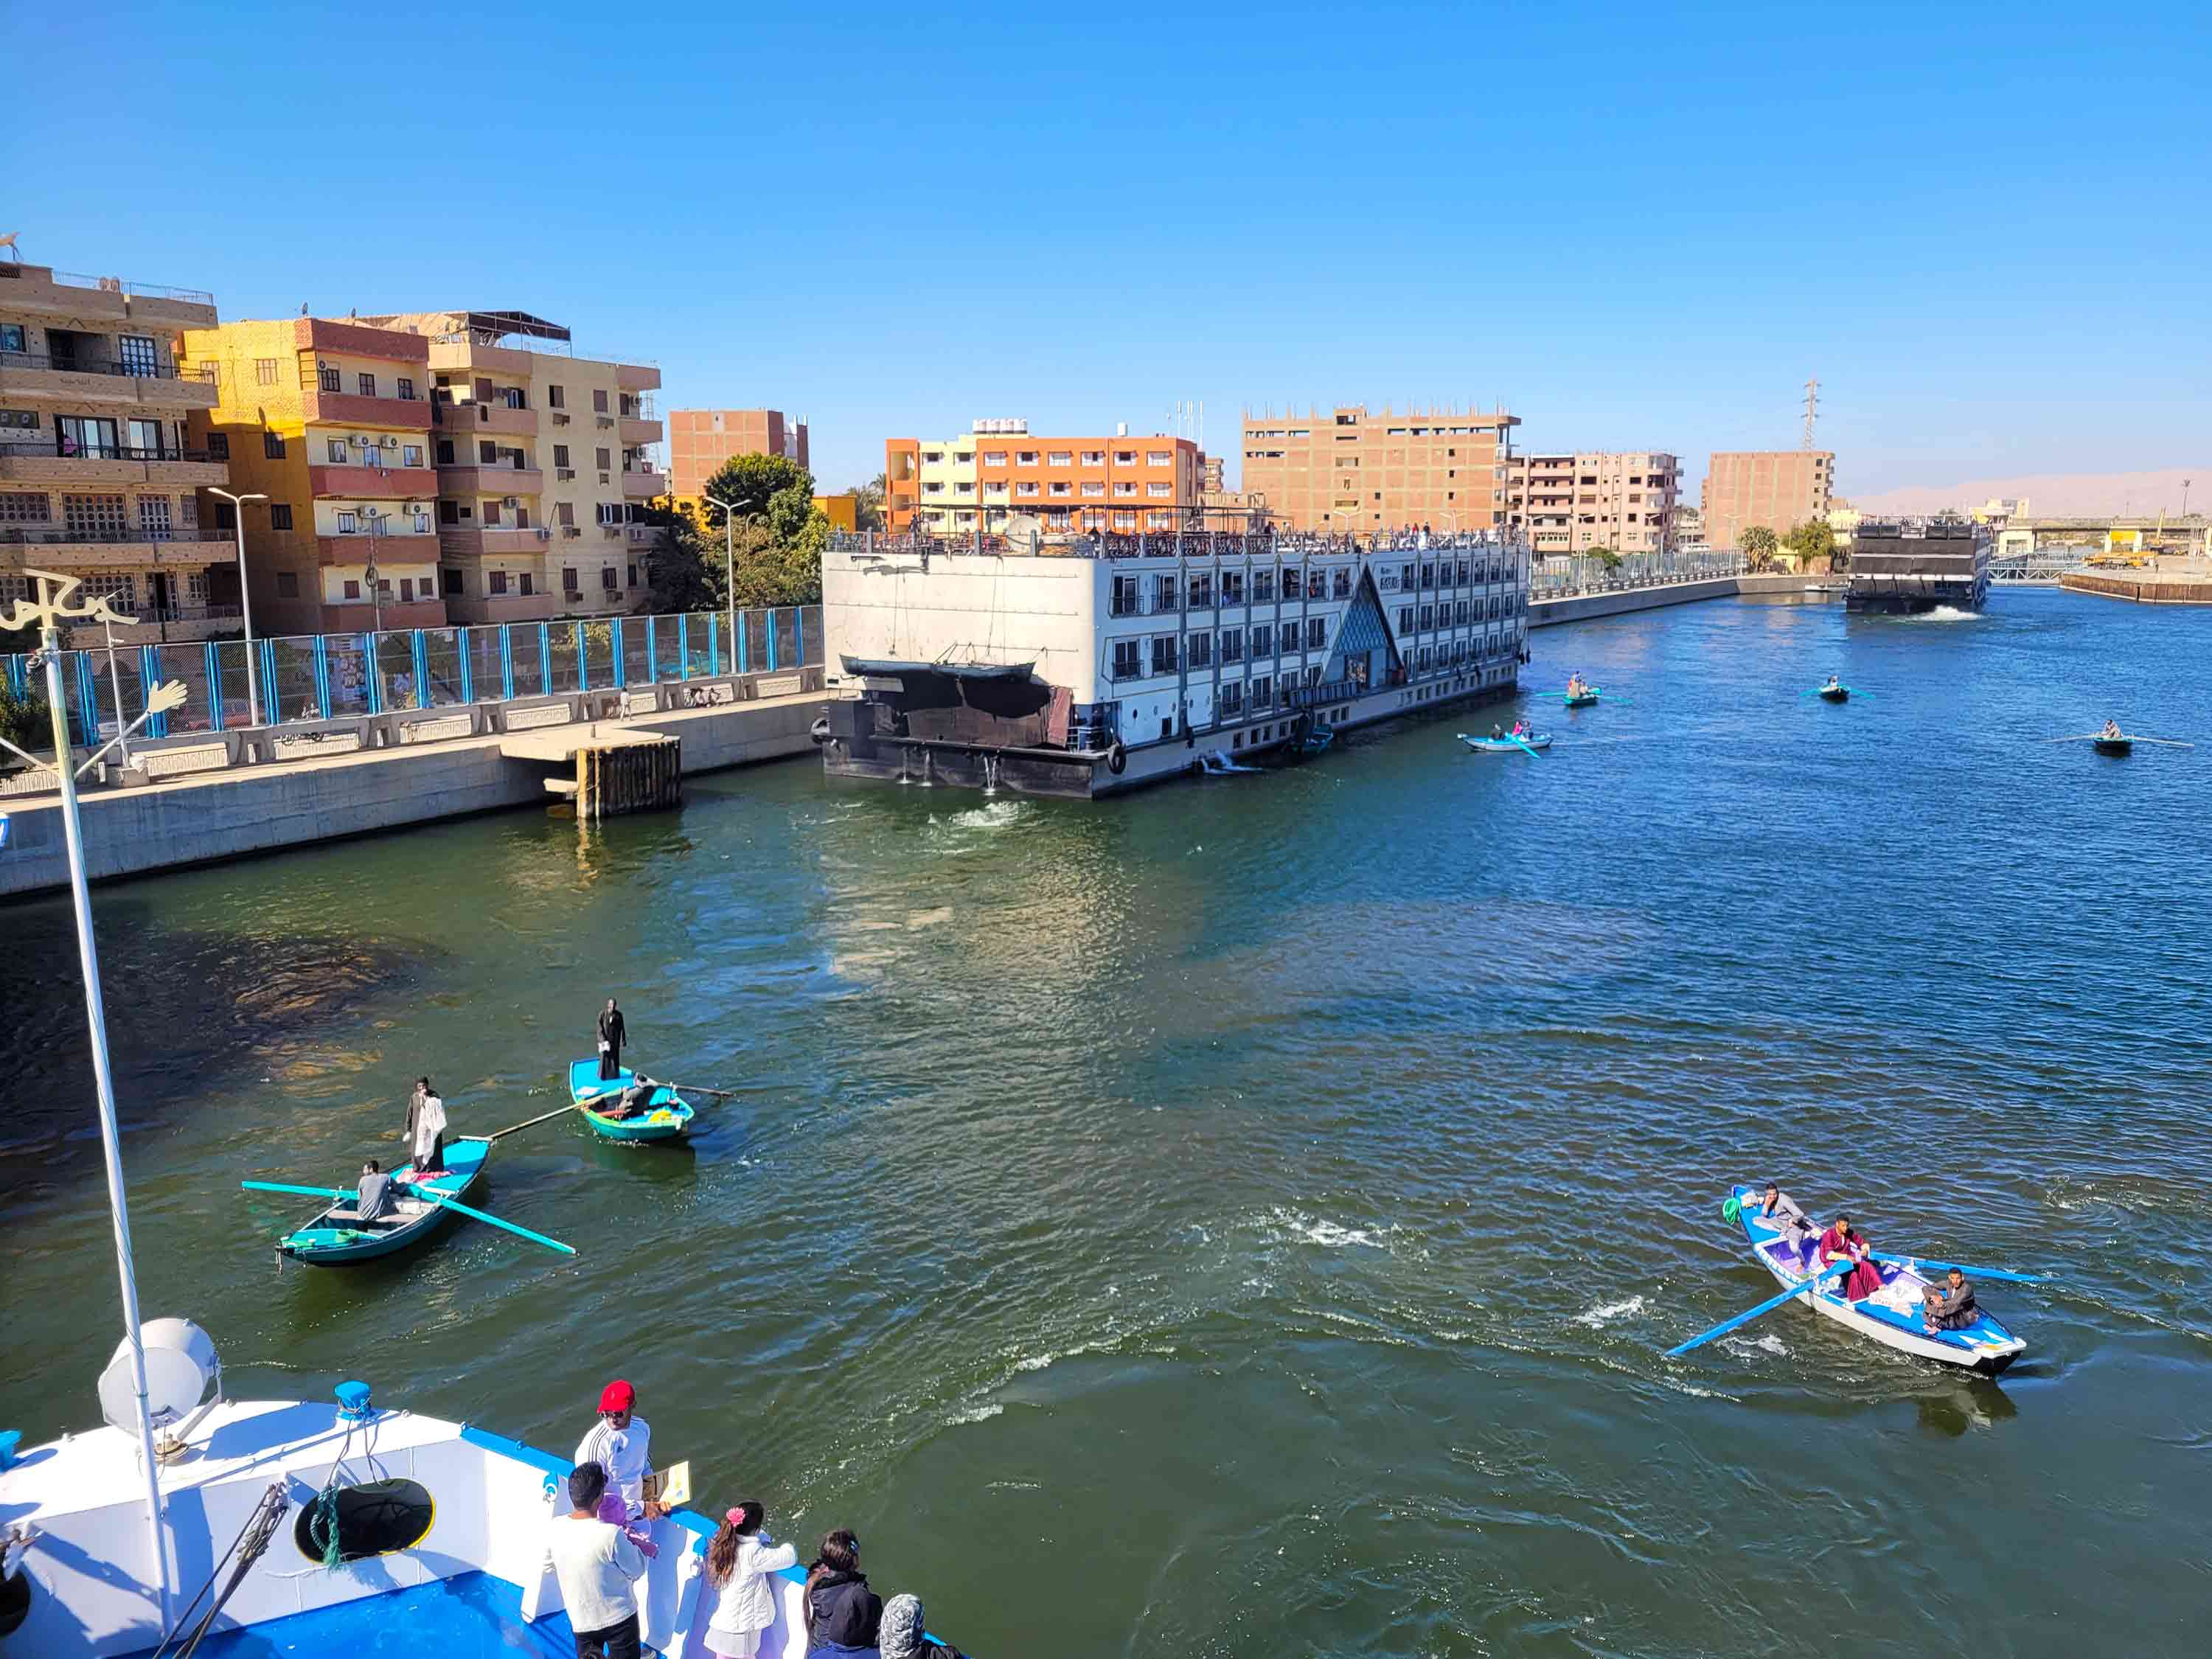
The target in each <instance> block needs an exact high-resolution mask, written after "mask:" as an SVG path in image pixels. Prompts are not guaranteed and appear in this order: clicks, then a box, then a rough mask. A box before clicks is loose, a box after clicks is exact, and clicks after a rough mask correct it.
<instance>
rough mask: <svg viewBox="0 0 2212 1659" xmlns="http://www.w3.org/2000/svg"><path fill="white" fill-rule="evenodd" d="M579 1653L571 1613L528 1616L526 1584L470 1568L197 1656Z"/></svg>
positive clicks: (354, 1658)
mask: <svg viewBox="0 0 2212 1659" xmlns="http://www.w3.org/2000/svg"><path fill="white" fill-rule="evenodd" d="M154 1651H155V1650H154V1649H152V1648H147V1649H143V1650H142V1655H144V1656H150V1655H151V1654H152V1653H153V1652H154ZM171 1651H172V1652H174V1651H175V1650H174V1649H172V1650H171ZM575 1653H576V1638H575V1637H574V1634H573V1633H572V1632H570V1630H569V1628H568V1615H567V1614H565V1613H547V1614H543V1615H541V1616H540V1617H539V1618H538V1620H537V1621H536V1622H535V1623H532V1622H531V1621H529V1620H525V1619H524V1618H523V1616H522V1592H521V1591H520V1589H517V1588H516V1587H515V1586H514V1585H513V1584H510V1583H507V1581H506V1580H505V1579H503V1578H497V1577H494V1576H493V1575H491V1574H490V1573H488V1572H471V1573H465V1574H463V1575H462V1576H461V1577H457V1578H440V1579H434V1580H432V1581H431V1582H430V1583H427V1584H417V1585H416V1586H415V1587H414V1588H412V1589H401V1590H392V1591H389V1592H387V1593H386V1594H385V1595H371V1596H366V1597H364V1598H362V1599H361V1600H359V1601H341V1602H339V1603H337V1605H336V1606H333V1607H316V1608H314V1609H313V1610H312V1611H310V1612H307V1613H293V1614H291V1615H289V1617H286V1618H282V1619H271V1620H265V1621H264V1622H263V1623H261V1624H258V1625H255V1626H252V1628H251V1629H233V1630H226V1631H223V1632H220V1633H219V1634H215V1635H210V1637H209V1638H207V1639H206V1640H205V1641H204V1642H202V1643H201V1644H199V1647H198V1649H197V1653H196V1655H195V1659H278V1656H280V1655H291V1656H299V1659H337V1656H339V1655H343V1656H344V1659H417V1656H420V1655H423V1654H436V1655H437V1656H439V1659H575Z"/></svg>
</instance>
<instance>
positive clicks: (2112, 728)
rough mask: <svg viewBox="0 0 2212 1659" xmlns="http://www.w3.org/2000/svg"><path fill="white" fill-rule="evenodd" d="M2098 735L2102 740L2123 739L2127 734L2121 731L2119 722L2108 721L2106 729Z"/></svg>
mask: <svg viewBox="0 0 2212 1659" xmlns="http://www.w3.org/2000/svg"><path fill="white" fill-rule="evenodd" d="M2097 735H2098V736H2099V737H2100V738H2123V737H2125V736H2126V735H2127V733H2126V732H2123V731H2121V730H2120V723H2119V722H2118V720H2106V722H2105V729H2104V730H2103V731H2101V732H2098V733H2097Z"/></svg>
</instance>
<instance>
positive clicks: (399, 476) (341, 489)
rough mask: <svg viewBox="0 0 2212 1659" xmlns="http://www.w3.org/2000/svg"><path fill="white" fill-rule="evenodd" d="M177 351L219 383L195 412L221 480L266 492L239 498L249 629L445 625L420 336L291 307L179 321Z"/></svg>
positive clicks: (223, 508) (217, 515)
mask: <svg viewBox="0 0 2212 1659" xmlns="http://www.w3.org/2000/svg"><path fill="white" fill-rule="evenodd" d="M185 361H186V362H187V363H188V364H189V365H190V366H191V368H194V369H195V370H197V371H198V372H200V373H203V374H206V375H208V376H209V377H210V378H211V379H212V380H214V382H215V384H216V388H217V400H216V405H215V407H214V408H213V409H211V410H208V411H207V412H206V413H205V414H204V416H200V417H199V419H200V422H201V423H202V424H203V425H204V427H205V428H206V438H205V441H206V442H207V443H208V444H209V445H210V447H212V448H213V449H215V450H216V451H217V452H219V453H222V454H225V455H227V456H228V458H229V465H230V469H231V475H230V476H231V478H232V480H233V482H232V483H230V485H229V486H228V488H229V489H231V491H232V492H233V493H234V494H237V495H251V494H258V495H264V496H265V497H266V498H267V499H266V500H264V501H248V502H246V503H245V507H244V517H245V525H246V573H247V575H246V580H247V583H248V586H249V590H250V592H251V594H252V600H253V620H254V631H255V632H256V633H260V634H318V633H348V632H356V631H359V632H366V631H368V630H370V629H377V628H386V629H395V628H435V627H440V626H442V625H443V624H444V623H445V621H446V607H445V605H444V604H443V603H442V602H441V600H440V599H439V597H438V538H437V534H436V532H435V527H434V526H433V523H432V515H433V513H434V510H435V507H436V504H437V499H438V474H437V471H436V470H435V468H434V467H433V466H432V465H431V459H430V423H431V406H430V378H429V350H428V344H427V343H425V342H424V341H422V340H420V339H416V338H415V337H411V336H409V335H404V334H395V333H392V332H391V331H388V330H385V329H380V328H369V327H364V326H362V325H360V324H358V323H355V322H337V321H334V320H331V319H325V318H320V317H287V318H284V319H281V320H279V321H275V322H235V323H226V324H223V325H221V326H219V327H216V328H208V329H188V330H186V331H185ZM231 513H232V508H231V507H230V505H229V503H228V502H225V501H212V503H211V515H212V516H213V517H214V519H215V520H216V521H217V522H218V523H219V524H220V525H221V526H223V527H224V529H225V530H226V532H227V531H228V528H229V527H230V526H231V525H232V523H233V520H232V518H231Z"/></svg>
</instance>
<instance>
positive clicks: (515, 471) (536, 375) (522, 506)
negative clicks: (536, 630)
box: [360, 311, 668, 623]
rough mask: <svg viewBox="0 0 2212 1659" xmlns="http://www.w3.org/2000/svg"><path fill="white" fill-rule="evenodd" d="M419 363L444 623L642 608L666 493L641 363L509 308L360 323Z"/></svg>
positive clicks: (647, 370)
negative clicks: (422, 362) (418, 350)
mask: <svg viewBox="0 0 2212 1659" xmlns="http://www.w3.org/2000/svg"><path fill="white" fill-rule="evenodd" d="M360 320H361V321H362V323H364V324H366V325H369V326H371V327H374V328H377V329H380V330H384V331H389V332H393V333H398V334H403V335H406V336H409V337H419V338H420V339H421V340H422V343H423V344H424V346H425V349H426V350H427V352H428V370H429V376H430V399H431V405H430V418H431V431H430V435H431V445H432V449H433V464H434V465H435V468H436V471H437V495H436V501H435V510H436V529H435V535H436V540H437V565H438V575H439V597H440V598H441V599H442V600H443V602H444V605H445V608H446V611H447V615H448V616H449V617H451V618H452V619H453V621H454V622H456V623H498V622H534V621H538V620H541V619H543V618H545V617H554V616H565V615H585V616H590V615H603V614H610V613H615V612H619V611H629V610H632V609H635V608H636V607H637V606H638V605H641V604H642V603H644V601H645V599H646V589H647V586H648V585H649V575H650V573H649V571H648V570H647V568H646V562H647V557H648V556H649V555H650V551H651V548H652V542H653V526H651V525H649V524H647V523H646V522H644V521H643V519H642V513H643V509H644V508H645V507H646V506H647V504H648V503H649V502H651V501H653V500H654V499H655V498H657V497H659V496H664V495H667V494H668V477H667V475H666V474H665V472H663V471H660V469H659V465H657V464H656V462H655V460H654V459H653V447H655V446H657V445H659V443H660V441H661V440H662V437H663V431H662V428H661V423H660V422H659V419H658V418H657V417H656V416H654V415H653V410H652V407H651V404H650V403H649V402H648V401H647V396H646V394H647V393H648V392H653V391H657V390H658V389H659V386H660V370H659V368H657V367H656V366H654V365H653V364H650V363H637V362H614V361H611V360H603V359H599V358H591V357H585V356H578V355H575V353H574V347H573V344H572V343H571V342H570V340H569V335H568V330H567V329H566V328H564V327H562V326H561V325H559V324H557V323H549V322H547V321H545V320H544V319H542V318H538V317H532V316H531V315H529V314H528V313H525V312H519V311H430V312H406V313H395V314H392V315H387V316H380V317H364V318H362V319H360Z"/></svg>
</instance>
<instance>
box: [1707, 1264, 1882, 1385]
mask: <svg viewBox="0 0 2212 1659" xmlns="http://www.w3.org/2000/svg"><path fill="white" fill-rule="evenodd" d="M1850 1265H1851V1262H1850V1257H1849V1256H1839V1257H1838V1258H1837V1259H1836V1260H1835V1261H1831V1262H1830V1263H1829V1264H1828V1265H1827V1266H1826V1267H1823V1268H1821V1269H1820V1272H1819V1273H1814V1275H1813V1276H1812V1277H1811V1278H1810V1279H1803V1280H1801V1281H1800V1282H1799V1283H1797V1284H1795V1285H1791V1286H1790V1288H1789V1289H1788V1290H1786V1291H1783V1292H1782V1293H1781V1294H1780V1295H1778V1296H1771V1297H1768V1298H1767V1299H1766V1300H1765V1301H1764V1302H1762V1303H1760V1304H1759V1305H1758V1306H1757V1307H1755V1308H1747V1309H1746V1310H1744V1311H1743V1312H1741V1313H1740V1314H1738V1315H1737V1316H1735V1318H1734V1319H1724V1320H1723V1321H1722V1322H1720V1323H1719V1324H1717V1325H1716V1326H1714V1327H1713V1328H1712V1329H1711V1330H1709V1331H1705V1332H1702V1333H1700V1334H1698V1335H1696V1336H1693V1337H1692V1338H1691V1339H1690V1340H1688V1341H1687V1342H1685V1343H1684V1344H1682V1346H1680V1347H1679V1348H1669V1349H1668V1350H1667V1358H1669V1359H1679V1358H1680V1357H1681V1356H1682V1355H1684V1354H1686V1353H1687V1352H1690V1350H1691V1349H1692V1348H1702V1347H1704V1346H1705V1344H1706V1343H1708V1342H1710V1341H1711V1340H1713V1339H1714V1338H1715V1337H1717V1336H1726V1335H1727V1334H1729V1332H1730V1331H1732V1330H1735V1329H1736V1328H1738V1327H1739V1326H1742V1325H1748V1324H1749V1323H1751V1322H1752V1321H1753V1320H1754V1319H1756V1318H1758V1317H1759V1315H1761V1314H1763V1313H1771V1312H1773V1311H1774V1310H1775V1309H1777V1308H1778V1307H1780V1306H1781V1305H1782V1304H1784V1303H1785V1302H1790V1301H1794V1300H1796V1298H1797V1297H1801V1296H1802V1295H1804V1294H1805V1292H1806V1291H1809V1290H1811V1289H1813V1288H1814V1286H1816V1285H1819V1284H1820V1281H1821V1280H1822V1279H1828V1278H1831V1277H1832V1276H1833V1275H1835V1274H1837V1273H1842V1272H1844V1270H1845V1269H1847V1268H1848V1267H1850Z"/></svg>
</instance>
